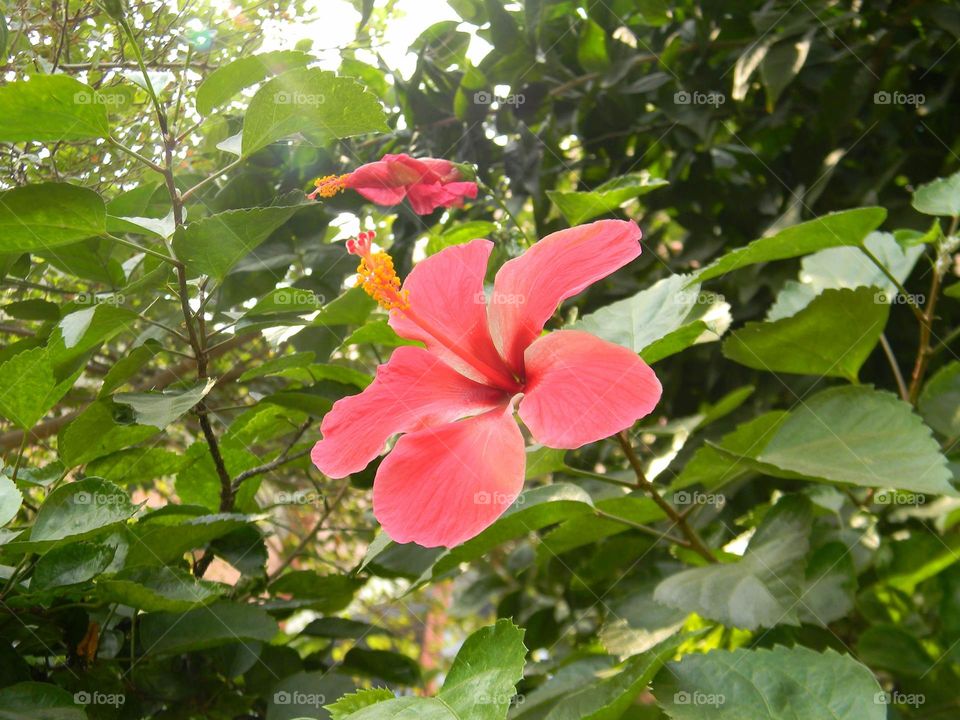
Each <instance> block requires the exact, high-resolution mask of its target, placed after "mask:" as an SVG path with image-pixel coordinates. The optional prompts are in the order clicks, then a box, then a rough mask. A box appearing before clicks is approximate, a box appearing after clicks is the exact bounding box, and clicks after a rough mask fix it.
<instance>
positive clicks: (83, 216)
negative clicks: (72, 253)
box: [0, 89, 107, 252]
mask: <svg viewBox="0 0 960 720" xmlns="http://www.w3.org/2000/svg"><path fill="white" fill-rule="evenodd" d="M0 90H2V89H0ZM4 115H6V109H4ZM106 222H107V211H106V208H105V207H104V204H103V200H102V199H101V198H100V196H99V195H97V193H95V192H94V191H93V190H87V189H86V188H82V187H79V186H77V185H68V184H67V183H42V184H39V185H24V186H23V187H18V188H14V189H13V190H7V191H5V192H2V193H0V252H27V251H29V250H46V249H48V248H53V247H58V246H60V245H66V244H68V243H72V242H76V241H77V240H83V239H84V238H88V237H93V236H96V235H102V234H103V233H104V232H106Z"/></svg>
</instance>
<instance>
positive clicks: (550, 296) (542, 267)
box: [488, 220, 640, 372]
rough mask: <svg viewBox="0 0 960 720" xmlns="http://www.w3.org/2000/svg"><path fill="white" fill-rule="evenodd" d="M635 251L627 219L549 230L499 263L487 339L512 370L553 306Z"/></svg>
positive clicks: (635, 235) (636, 235) (633, 228)
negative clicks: (537, 239)
mask: <svg viewBox="0 0 960 720" xmlns="http://www.w3.org/2000/svg"><path fill="white" fill-rule="evenodd" d="M639 255H640V228H639V227H637V224H636V223H635V222H633V221H626V220H598V221H597V222H593V223H588V224H586V225H579V226H577V227H574V228H570V229H568V230H561V231H560V232H555V233H553V234H551V235H548V236H547V237H545V238H543V240H540V241H539V242H538V243H536V244H535V245H533V247H531V248H530V249H529V250H527V251H526V252H525V253H524V254H523V255H521V256H520V257H518V258H515V259H513V260H510V261H508V262H506V263H504V264H503V267H501V268H500V271H499V272H498V273H497V278H496V281H495V282H494V285H493V290H494V292H493V297H492V298H491V300H490V308H489V311H488V314H489V316H490V331H491V334H492V335H493V339H494V341H495V343H496V345H497V347H498V348H500V352H501V354H502V355H503V357H504V358H506V360H507V363H508V364H509V365H510V367H512V368H513V369H514V370H515V371H516V372H520V371H521V369H522V368H523V351H524V350H526V348H527V347H528V346H529V345H530V343H531V342H533V341H534V340H535V339H536V338H537V336H538V335H539V334H540V331H541V330H543V326H544V325H545V324H546V322H547V320H548V319H550V316H551V315H553V313H554V311H555V310H556V309H557V306H558V305H559V304H560V303H561V302H563V301H564V300H566V299H567V298H569V297H573V296H574V295H576V294H578V293H580V292H582V291H583V290H584V289H585V288H586V287H587V286H588V285H591V284H592V283H594V282H596V281H597V280H600V279H601V278H604V277H606V276H607V275H609V274H610V273H612V272H614V271H615V270H617V269H619V268H621V267H623V266H624V265H626V264H627V263H628V262H630V261H631V260H633V259H635V258H636V257H637V256H639Z"/></svg>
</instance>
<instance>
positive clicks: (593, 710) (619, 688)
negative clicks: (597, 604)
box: [544, 637, 685, 720]
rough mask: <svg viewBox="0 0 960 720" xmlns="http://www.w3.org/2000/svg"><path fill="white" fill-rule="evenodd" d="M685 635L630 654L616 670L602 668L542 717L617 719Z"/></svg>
mask: <svg viewBox="0 0 960 720" xmlns="http://www.w3.org/2000/svg"><path fill="white" fill-rule="evenodd" d="M684 639H685V638H683V637H674V638H670V639H669V640H666V641H665V642H663V643H662V644H661V645H658V646H657V647H656V648H654V649H652V650H649V651H647V652H645V653H643V654H642V655H635V656H633V657H632V658H629V659H628V660H627V661H626V662H625V663H623V665H621V666H620V667H619V668H617V670H619V672H616V674H612V672H613V671H605V672H603V673H602V674H603V676H604V677H602V679H598V680H597V681H596V682H595V683H593V684H592V685H590V686H589V687H586V688H583V689H581V690H578V691H577V692H574V693H572V694H570V695H568V696H566V697H564V698H563V699H562V700H561V701H560V702H559V703H557V704H556V705H555V706H554V708H553V709H552V710H551V711H550V712H549V713H547V715H546V717H545V718H544V720H617V719H618V718H620V717H621V716H623V714H624V713H625V712H626V711H627V709H628V708H629V707H630V706H631V705H632V704H633V702H634V699H635V698H636V697H637V695H639V694H640V693H641V692H642V691H643V690H644V689H645V688H646V687H647V685H649V684H650V681H651V680H653V678H654V676H655V675H656V674H657V673H658V672H659V671H660V669H661V668H662V667H663V664H664V663H665V662H666V661H667V660H669V659H670V658H671V657H673V656H674V655H675V654H676V652H677V648H678V647H679V646H680V644H681V643H682V642H683V640H684Z"/></svg>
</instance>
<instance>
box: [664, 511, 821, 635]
mask: <svg viewBox="0 0 960 720" xmlns="http://www.w3.org/2000/svg"><path fill="white" fill-rule="evenodd" d="M811 518H812V513H811V507H810V503H809V501H808V500H806V499H805V498H803V497H802V496H787V497H785V498H784V499H782V500H781V501H780V502H779V503H777V504H776V505H775V506H774V507H773V509H772V510H771V511H770V512H769V513H768V514H767V516H766V517H765V518H764V521H763V523H762V524H761V525H760V528H759V529H758V530H757V532H756V534H755V535H754V537H753V538H751V540H750V545H749V546H748V548H747V551H746V552H745V553H744V555H743V558H741V559H740V560H738V561H737V562H733V563H722V564H718V565H708V566H705V567H697V568H690V569H688V570H683V571H681V572H679V573H677V574H675V575H671V576H670V577H668V578H666V579H665V580H663V581H662V582H661V583H660V584H659V585H658V586H657V589H656V591H655V592H654V595H653V599H654V600H656V601H657V602H659V603H662V604H664V605H668V606H670V607H674V608H677V609H680V610H685V611H686V612H695V613H698V614H700V615H702V616H703V617H706V618H710V619H711V620H716V621H717V622H721V623H723V624H724V625H728V626H731V627H738V628H745V629H748V630H756V629H757V628H760V627H766V628H770V627H774V626H775V625H780V624H781V623H787V624H790V625H799V624H800V622H799V619H798V616H797V610H798V608H799V607H800V606H801V605H802V597H801V595H800V593H801V585H802V583H803V579H804V567H805V564H804V562H803V558H804V557H805V556H806V554H807V549H808V548H809V535H810V527H811Z"/></svg>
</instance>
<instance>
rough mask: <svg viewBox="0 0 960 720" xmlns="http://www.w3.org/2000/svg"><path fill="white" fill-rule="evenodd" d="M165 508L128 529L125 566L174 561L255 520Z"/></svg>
mask: <svg viewBox="0 0 960 720" xmlns="http://www.w3.org/2000/svg"><path fill="white" fill-rule="evenodd" d="M167 507H168V508H170V509H169V510H167V509H166V508H165V509H164V510H160V511H157V512H155V513H152V514H150V515H148V516H145V517H144V518H142V519H141V520H140V522H138V523H137V524H136V525H134V526H133V527H132V528H131V533H132V535H133V542H132V543H131V544H130V550H129V552H128V554H127V565H128V566H130V567H133V566H136V565H150V564H158V563H170V562H174V561H176V560H178V559H180V558H182V557H183V554H184V553H185V552H187V551H189V550H193V549H195V548H200V547H203V546H204V545H206V544H207V543H209V542H211V541H213V540H215V539H217V538H220V537H223V536H225V535H228V534H229V533H231V532H234V531H235V530H239V529H241V528H243V527H246V525H247V523H248V522H252V521H253V520H254V519H255V518H253V517H250V516H247V515H238V514H233V513H219V514H216V515H206V514H198V513H203V509H202V508H200V509H198V508H185V507H184V506H182V505H180V506H176V505H171V506H167ZM165 510H166V511H165Z"/></svg>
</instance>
